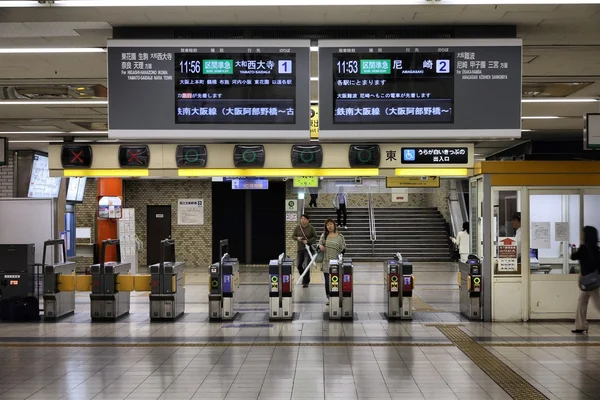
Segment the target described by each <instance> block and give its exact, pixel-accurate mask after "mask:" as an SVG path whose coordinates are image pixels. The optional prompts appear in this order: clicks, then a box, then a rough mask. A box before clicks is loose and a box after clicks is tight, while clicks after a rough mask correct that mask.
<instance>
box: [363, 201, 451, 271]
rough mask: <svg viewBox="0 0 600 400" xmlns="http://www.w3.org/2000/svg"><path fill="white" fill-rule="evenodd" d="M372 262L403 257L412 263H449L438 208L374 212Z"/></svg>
mask: <svg viewBox="0 0 600 400" xmlns="http://www.w3.org/2000/svg"><path fill="white" fill-rule="evenodd" d="M375 229H376V233H377V240H376V242H375V254H376V256H377V257H375V258H374V259H375V260H379V259H382V260H384V259H387V258H388V257H390V256H392V255H394V254H396V252H400V253H402V256H403V257H406V258H407V259H408V260H410V261H412V262H441V261H450V258H451V256H450V246H449V242H448V227H447V224H446V220H445V219H444V217H442V214H441V213H440V212H439V211H438V209H437V208H376V209H375Z"/></svg>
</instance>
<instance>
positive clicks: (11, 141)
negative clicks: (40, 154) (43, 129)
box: [8, 140, 63, 144]
mask: <svg viewBox="0 0 600 400" xmlns="http://www.w3.org/2000/svg"><path fill="white" fill-rule="evenodd" d="M62 142H63V141H62V140H9V141H8V143H44V144H45V143H62Z"/></svg>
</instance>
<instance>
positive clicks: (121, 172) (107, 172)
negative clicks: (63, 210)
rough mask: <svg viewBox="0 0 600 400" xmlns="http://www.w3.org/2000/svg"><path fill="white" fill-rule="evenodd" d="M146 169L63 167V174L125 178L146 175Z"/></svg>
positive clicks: (147, 173)
mask: <svg viewBox="0 0 600 400" xmlns="http://www.w3.org/2000/svg"><path fill="white" fill-rule="evenodd" d="M148 175H150V174H149V172H148V170H147V169H65V170H64V172H63V176H66V177H69V176H73V177H79V176H92V177H102V178H127V177H133V176H148Z"/></svg>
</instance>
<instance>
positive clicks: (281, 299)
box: [269, 253, 294, 319]
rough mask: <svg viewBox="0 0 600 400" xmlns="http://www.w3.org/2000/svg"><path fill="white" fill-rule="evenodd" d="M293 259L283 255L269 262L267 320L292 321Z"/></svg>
mask: <svg viewBox="0 0 600 400" xmlns="http://www.w3.org/2000/svg"><path fill="white" fill-rule="evenodd" d="M293 276H294V259H293V258H287V257H286V256H285V253H283V254H281V255H280V256H279V258H278V259H276V260H271V261H270V262H269V283H270V285H269V319H292V318H293V317H294V307H293V301H294V297H293V293H292V288H293V282H292V280H293V279H292V278H293Z"/></svg>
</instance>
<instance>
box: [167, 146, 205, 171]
mask: <svg viewBox="0 0 600 400" xmlns="http://www.w3.org/2000/svg"><path fill="white" fill-rule="evenodd" d="M175 157H176V162H177V166H178V167H179V168H181V167H195V168H204V167H206V163H207V162H208V151H207V150H206V146H204V145H194V146H187V145H186V146H184V145H180V146H177V151H176V154H175Z"/></svg>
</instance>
